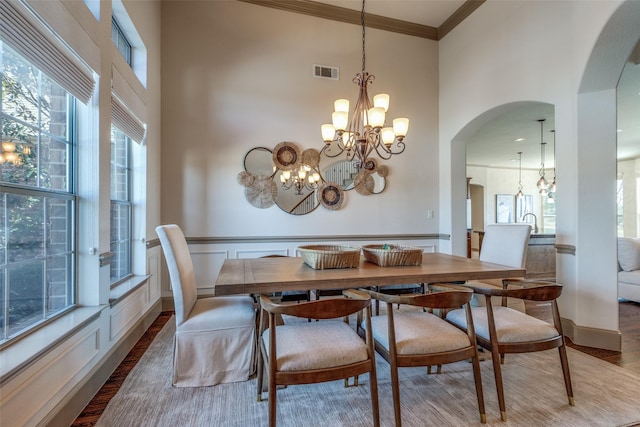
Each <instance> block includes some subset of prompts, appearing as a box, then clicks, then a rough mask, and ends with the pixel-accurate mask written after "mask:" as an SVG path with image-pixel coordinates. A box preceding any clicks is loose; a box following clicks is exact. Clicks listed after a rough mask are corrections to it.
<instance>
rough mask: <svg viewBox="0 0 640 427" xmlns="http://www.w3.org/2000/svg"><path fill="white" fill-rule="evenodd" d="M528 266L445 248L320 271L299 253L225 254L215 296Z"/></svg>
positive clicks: (467, 275)
mask: <svg viewBox="0 0 640 427" xmlns="http://www.w3.org/2000/svg"><path fill="white" fill-rule="evenodd" d="M524 275H525V269H523V268H514V267H508V266H505V265H500V264H493V263H489V262H484V261H480V260H478V259H472V258H465V257H461V256H457V255H450V254H444V253H424V254H423V255H422V263H421V264H420V265H411V266H386V267H381V266H379V265H377V264H375V263H372V262H369V261H366V260H364V259H361V260H360V263H359V265H358V266H357V267H355V268H335V269H321V270H316V269H313V268H311V267H310V266H308V265H307V264H305V263H304V262H303V259H302V258H299V257H277V258H243V259H226V260H225V261H224V263H223V264H222V268H221V269H220V273H219V274H218V278H217V279H216V282H215V285H214V295H216V296H220V295H237V294H252V295H258V294H273V293H275V292H285V291H312V290H328V289H348V288H361V287H371V286H386V285H403V284H412V283H439V282H449V283H450V282H464V281H468V280H482V279H501V278H515V277H524Z"/></svg>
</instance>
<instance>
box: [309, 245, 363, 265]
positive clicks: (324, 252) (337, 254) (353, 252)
mask: <svg viewBox="0 0 640 427" xmlns="http://www.w3.org/2000/svg"><path fill="white" fill-rule="evenodd" d="M298 251H299V252H300V255H301V256H302V260H303V261H304V263H305V264H307V265H308V266H309V267H311V268H314V269H316V270H324V269H328V268H355V267H358V265H359V264H360V248H358V247H355V246H340V245H310V246H299V247H298Z"/></svg>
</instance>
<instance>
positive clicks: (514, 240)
mask: <svg viewBox="0 0 640 427" xmlns="http://www.w3.org/2000/svg"><path fill="white" fill-rule="evenodd" d="M530 235H531V226H530V225H528V224H492V225H488V226H487V227H486V229H485V233H484V239H483V240H482V247H481V248H480V256H479V259H480V261H484V262H491V263H494V264H501V265H506V266H508V267H515V268H525V264H526V262H527V248H528V246H529V237H530ZM467 283H469V284H471V285H472V286H473V287H475V288H478V287H485V288H498V289H500V288H502V287H503V281H502V279H483V280H474V281H470V282H467ZM501 301H502V304H503V305H505V302H506V306H508V307H511V308H513V309H516V310H518V311H521V312H523V313H525V312H526V309H525V303H524V301H522V300H519V299H515V298H506V299H505V300H502V299H501V298H498V297H496V298H494V299H493V305H499V304H500V303H501ZM471 305H472V306H475V307H484V305H485V302H484V297H482V296H480V295H477V294H476V295H474V296H473V298H472V299H471Z"/></svg>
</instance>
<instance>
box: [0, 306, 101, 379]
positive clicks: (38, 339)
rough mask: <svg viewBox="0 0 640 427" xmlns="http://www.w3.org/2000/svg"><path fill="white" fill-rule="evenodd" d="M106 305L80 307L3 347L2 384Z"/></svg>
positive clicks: (90, 319) (0, 351) (91, 319)
mask: <svg viewBox="0 0 640 427" xmlns="http://www.w3.org/2000/svg"><path fill="white" fill-rule="evenodd" d="M105 308H106V306H105V305H102V306H93V307H77V308H75V309H73V310H71V311H70V312H69V313H67V314H65V315H63V316H61V317H60V318H59V319H56V320H54V321H53V322H51V323H49V324H48V325H46V326H43V327H42V328H40V329H38V330H37V331H34V332H32V333H30V334H29V335H27V336H25V337H24V338H22V339H20V340H18V341H16V342H15V343H12V344H10V345H8V346H7V347H6V348H4V349H2V350H0V387H2V386H4V385H5V384H6V383H7V382H9V381H10V380H11V379H13V378H14V377H15V376H16V375H18V374H19V373H21V372H22V371H24V370H25V369H26V368H28V367H29V366H31V365H32V364H33V363H34V362H35V361H36V360H37V359H38V358H40V357H42V356H43V355H45V354H46V353H47V352H49V351H51V349H53V348H54V347H55V346H57V345H59V344H60V343H61V342H63V341H64V340H66V339H68V338H69V337H70V336H72V335H73V334H75V333H76V332H77V331H79V330H80V329H82V328H84V327H85V326H86V325H88V324H89V323H91V322H93V321H95V320H96V319H98V318H99V317H100V313H101V312H102V310H104V309H105Z"/></svg>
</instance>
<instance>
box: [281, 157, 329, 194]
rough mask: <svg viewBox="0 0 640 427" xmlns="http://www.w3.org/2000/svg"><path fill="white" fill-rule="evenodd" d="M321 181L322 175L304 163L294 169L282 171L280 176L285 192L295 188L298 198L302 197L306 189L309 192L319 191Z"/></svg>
mask: <svg viewBox="0 0 640 427" xmlns="http://www.w3.org/2000/svg"><path fill="white" fill-rule="evenodd" d="M320 181H321V178H320V173H319V172H317V171H312V169H311V166H309V165H306V164H304V163H299V164H298V166H296V167H295V168H294V169H292V170H285V171H282V174H280V182H281V183H282V188H284V189H285V190H288V189H290V188H293V189H294V191H295V194H296V195H298V196H299V195H302V193H303V192H304V190H305V189H307V190H309V191H314V190H315V189H317V188H318V184H319V183H320Z"/></svg>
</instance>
